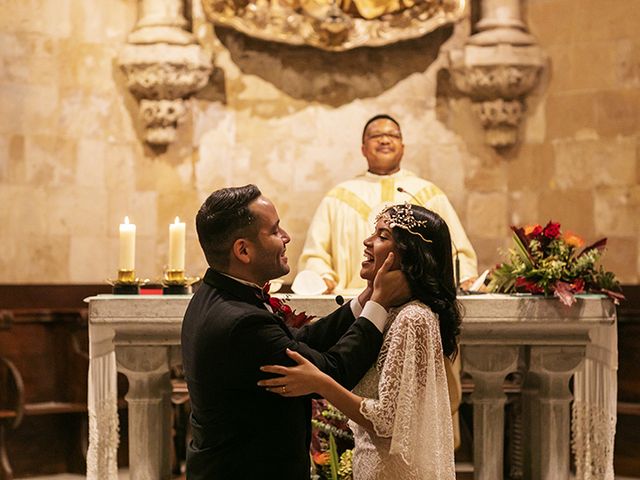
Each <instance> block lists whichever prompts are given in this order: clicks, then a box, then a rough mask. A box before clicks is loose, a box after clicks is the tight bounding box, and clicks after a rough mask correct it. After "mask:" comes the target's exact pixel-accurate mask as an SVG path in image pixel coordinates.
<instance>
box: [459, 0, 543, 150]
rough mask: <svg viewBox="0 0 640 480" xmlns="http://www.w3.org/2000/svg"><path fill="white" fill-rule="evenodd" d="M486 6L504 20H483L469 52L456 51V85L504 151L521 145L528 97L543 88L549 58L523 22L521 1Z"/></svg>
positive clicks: (489, 1)
mask: <svg viewBox="0 0 640 480" xmlns="http://www.w3.org/2000/svg"><path fill="white" fill-rule="evenodd" d="M501 3H504V5H501V7H502V8H497V6H496V5H498V4H501ZM485 4H488V5H489V6H488V7H487V8H485V9H483V13H484V14H487V15H497V13H496V12H500V16H496V17H489V18H483V19H482V20H481V21H480V22H478V28H479V29H480V30H481V31H480V32H479V33H477V34H475V35H472V36H471V37H469V39H468V40H467V42H466V45H465V46H464V48H462V49H461V50H454V51H452V52H450V54H449V71H450V74H451V80H452V83H453V85H454V86H455V87H456V88H457V89H458V90H459V91H460V92H462V93H464V94H465V95H467V96H468V97H469V98H470V99H471V101H472V102H473V104H474V105H473V110H474V111H475V112H476V114H477V115H478V116H479V117H480V121H481V123H482V126H483V127H484V129H485V132H486V137H485V138H486V142H487V143H488V144H489V145H491V146H492V147H495V148H502V147H509V146H512V145H514V144H515V143H516V142H517V139H518V126H519V124H520V121H521V118H522V114H523V112H524V98H525V97H526V95H528V94H529V93H530V92H531V91H532V90H533V89H534V88H535V86H536V85H537V83H538V80H539V77H540V73H541V71H542V69H543V67H544V63H545V57H544V54H543V52H542V50H541V49H540V48H539V47H538V46H537V45H536V43H535V38H534V37H533V36H532V35H530V34H529V33H528V32H527V31H526V29H525V26H524V24H523V23H522V22H521V21H520V19H519V18H518V17H519V15H520V11H519V8H518V7H517V4H516V3H513V2H510V1H509V0H493V1H492V0H484V2H483V5H485ZM504 12H507V13H506V14H505V13H504Z"/></svg>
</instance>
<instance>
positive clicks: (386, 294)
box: [182, 185, 409, 480]
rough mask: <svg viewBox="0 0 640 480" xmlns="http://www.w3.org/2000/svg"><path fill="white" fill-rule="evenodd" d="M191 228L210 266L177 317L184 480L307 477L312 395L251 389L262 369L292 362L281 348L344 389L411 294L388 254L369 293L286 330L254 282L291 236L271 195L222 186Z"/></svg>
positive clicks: (268, 275)
mask: <svg viewBox="0 0 640 480" xmlns="http://www.w3.org/2000/svg"><path fill="white" fill-rule="evenodd" d="M196 228H197V231H198V239H199V241H200V245H201V246H202V250H203V251H204V254H205V257H206V259H207V262H208V263H209V266H210V268H209V269H208V270H207V272H206V274H205V276H204V281H203V284H202V285H201V286H200V288H199V289H198V291H197V292H196V293H195V294H194V296H193V298H192V299H191V302H190V303H189V307H188V308H187V311H186V313H185V317H184V322H183V324H182V356H183V365H184V370H185V375H186V379H187V383H188V387H189V394H190V397H191V406H192V414H191V427H192V441H191V443H190V445H189V447H188V451H187V479H188V480H205V479H206V480H217V479H220V480H244V479H257V478H274V479H275V478H277V479H280V480H289V479H290V480H302V479H308V478H309V469H310V464H309V442H310V434H311V426H310V417H311V403H310V399H309V397H299V398H283V397H281V396H280V395H275V394H273V393H270V392H267V391H264V390H263V389H261V388H259V387H258V386H257V382H258V381H259V380H260V379H263V378H266V377H265V374H263V373H261V372H260V370H259V367H260V366H261V365H273V364H289V365H290V364H292V362H291V360H290V359H289V357H288V356H287V355H286V353H285V351H286V349H287V348H289V349H292V350H296V351H298V352H299V353H301V354H302V355H304V356H305V357H306V358H307V359H309V360H310V361H311V362H313V363H314V364H315V365H317V366H318V367H319V368H320V369H321V370H323V371H324V372H326V373H327V374H329V375H331V376H332V377H333V378H335V379H336V380H337V381H339V382H340V383H342V384H343V385H344V386H346V387H347V388H352V387H353V386H354V385H355V384H356V383H357V382H358V380H359V379H360V377H361V376H362V375H364V373H365V372H366V371H367V369H368V368H369V367H370V366H371V365H372V364H373V362H374V361H375V359H376V357H377V355H378V350H379V349H380V346H381V344H382V333H381V332H382V330H383V328H384V324H385V322H386V317H387V313H386V309H387V308H388V307H389V306H391V305H394V304H398V303H401V301H402V300H403V299H404V297H406V296H408V293H409V290H408V286H407V284H406V281H405V280H404V277H403V276H402V274H401V273H400V272H389V271H388V270H389V267H390V265H391V262H390V261H387V262H385V266H384V267H383V269H381V273H380V274H379V276H378V277H376V280H375V282H374V286H373V289H368V290H365V291H364V292H362V294H361V295H360V297H359V298H358V299H353V300H352V301H351V302H349V303H347V304H346V305H343V306H342V307H340V308H338V309H337V310H336V311H335V312H333V313H332V314H330V315H328V316H327V317H325V318H323V319H320V320H318V321H317V322H313V323H311V324H308V325H306V326H305V327H303V328H300V329H293V328H288V327H287V326H285V324H284V323H283V322H282V320H281V318H280V316H278V315H277V314H274V313H273V312H272V311H271V307H270V306H269V302H268V298H266V296H265V295H264V294H263V293H262V289H261V287H262V285H264V284H265V283H266V282H267V281H269V280H271V279H273V278H277V277H280V276H282V275H285V274H286V273H288V272H289V265H288V259H287V257H286V248H287V244H288V243H289V241H290V238H289V235H288V234H287V232H285V231H284V230H283V229H282V227H281V226H280V223H279V218H278V214H277V212H276V209H275V207H274V205H273V203H271V202H270V201H269V200H268V199H267V198H265V197H263V196H262V194H261V192H260V190H258V188H257V187H256V186H254V185H247V186H244V187H237V188H223V189H221V190H217V191H215V192H213V193H212V194H211V195H210V196H209V198H207V200H206V201H205V202H204V204H203V205H202V207H201V208H200V211H199V212H198V214H197V216H196ZM388 260H392V259H388ZM363 303H365V305H364V308H362V307H361V305H362V304H363ZM282 388H283V389H284V387H282Z"/></svg>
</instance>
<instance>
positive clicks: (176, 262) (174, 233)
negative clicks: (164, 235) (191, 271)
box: [169, 217, 185, 271]
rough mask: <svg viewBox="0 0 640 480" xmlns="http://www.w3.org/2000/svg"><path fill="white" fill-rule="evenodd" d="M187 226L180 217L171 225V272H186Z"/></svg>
mask: <svg viewBox="0 0 640 480" xmlns="http://www.w3.org/2000/svg"><path fill="white" fill-rule="evenodd" d="M184 234H185V225H184V223H183V222H181V221H180V219H179V218H178V217H176V220H175V221H174V222H173V223H172V224H171V225H169V270H181V271H184Z"/></svg>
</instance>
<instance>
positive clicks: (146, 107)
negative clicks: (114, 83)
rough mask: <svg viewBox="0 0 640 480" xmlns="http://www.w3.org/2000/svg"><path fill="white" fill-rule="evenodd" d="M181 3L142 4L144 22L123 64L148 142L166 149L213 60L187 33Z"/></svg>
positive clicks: (150, 1)
mask: <svg viewBox="0 0 640 480" xmlns="http://www.w3.org/2000/svg"><path fill="white" fill-rule="evenodd" d="M182 11H183V4H182V0H142V1H141V4H140V19H139V20H138V23H137V24H136V27H135V28H134V31H133V32H132V33H131V34H130V35H129V38H128V43H127V45H126V46H125V47H124V49H123V50H122V51H121V53H120V55H119V58H118V63H119V65H120V68H121V69H122V71H123V72H124V74H125V75H126V77H127V86H128V88H129V90H130V91H131V93H133V95H134V96H135V97H136V98H137V99H138V100H139V101H140V110H139V117H140V120H141V121H142V123H143V125H144V128H145V141H146V142H148V143H149V144H151V145H154V146H166V145H167V144H169V143H171V142H172V141H173V140H174V139H175V136H176V128H177V125H178V122H179V121H180V119H181V118H182V117H183V115H184V113H185V112H186V110H187V107H186V103H185V101H186V99H187V98H188V97H189V96H190V95H192V94H193V93H195V92H197V91H198V90H200V89H201V88H203V87H204V86H205V85H206V84H207V81H208V78H209V75H210V74H211V71H212V65H211V59H210V58H209V57H208V56H207V55H206V54H205V52H204V51H203V49H202V48H201V47H200V46H199V45H198V44H197V43H196V41H195V39H194V37H193V35H192V34H191V33H190V32H189V31H187V30H186V29H185V28H186V25H187V21H186V20H185V18H184V16H183V14H182Z"/></svg>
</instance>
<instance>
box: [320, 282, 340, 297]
mask: <svg viewBox="0 0 640 480" xmlns="http://www.w3.org/2000/svg"><path fill="white" fill-rule="evenodd" d="M322 280H324V283H325V285H326V286H327V289H326V290H325V291H324V293H325V294H327V293H331V292H333V290H334V289H335V288H336V285H337V284H336V282H334V281H333V280H331V279H330V278H323V279H322Z"/></svg>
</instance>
